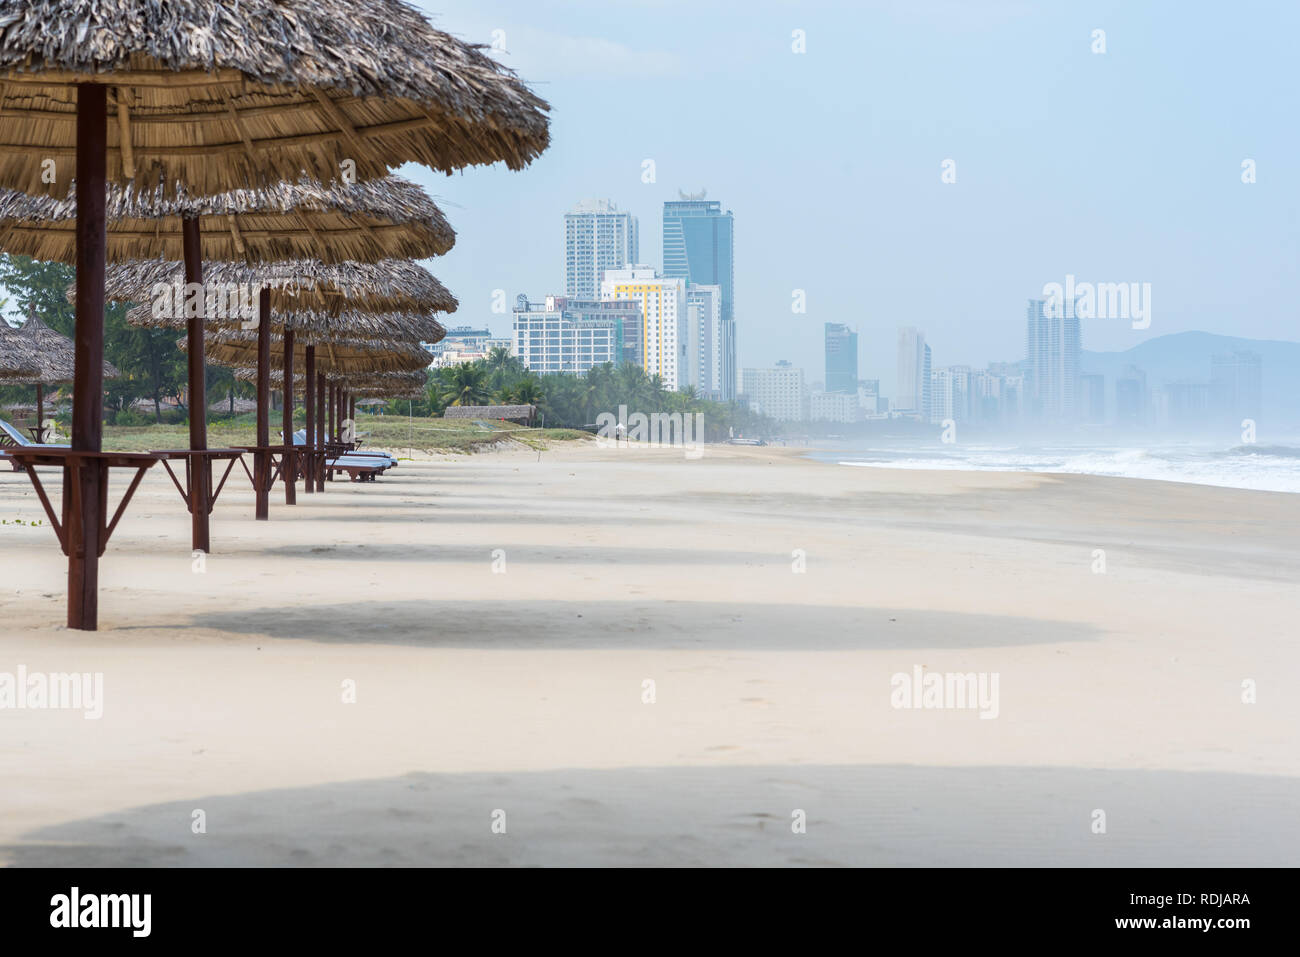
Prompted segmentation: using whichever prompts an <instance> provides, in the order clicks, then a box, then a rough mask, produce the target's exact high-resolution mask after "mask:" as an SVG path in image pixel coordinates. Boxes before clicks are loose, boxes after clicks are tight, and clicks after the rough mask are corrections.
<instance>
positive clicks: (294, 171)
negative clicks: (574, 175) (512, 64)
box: [0, 0, 549, 196]
mask: <svg viewBox="0 0 1300 957" xmlns="http://www.w3.org/2000/svg"><path fill="white" fill-rule="evenodd" d="M87 81H94V82H100V83H103V84H107V85H110V86H111V87H112V88H113V89H112V100H111V103H110V106H109V110H110V121H109V124H108V146H109V150H108V176H109V180H110V181H111V182H119V183H126V182H129V181H134V182H135V183H136V184H137V185H138V186H140V187H141V188H146V189H147V188H149V187H150V186H151V185H152V184H154V183H157V182H158V181H159V178H160V177H161V178H162V180H163V181H164V182H165V183H166V188H167V189H172V188H173V187H174V186H175V185H176V184H178V183H183V184H185V185H186V186H187V187H189V188H190V189H192V190H195V191H197V192H199V193H218V192H222V191H224V190H229V189H237V188H242V187H249V186H261V185H267V184H270V183H273V182H276V181H291V182H292V181H296V180H297V179H298V178H299V176H300V175H301V174H302V173H303V172H304V171H306V172H307V174H308V175H309V176H311V177H312V178H313V179H318V180H322V181H325V182H335V181H338V180H342V179H346V177H347V175H348V172H349V171H351V170H352V169H353V168H355V178H356V179H357V180H366V179H373V178H375V177H378V176H382V175H384V173H385V172H386V171H387V170H389V169H392V168H395V167H397V166H399V165H401V164H402V163H405V162H416V163H420V164H422V165H424V166H429V167H431V168H433V169H438V170H442V171H444V172H447V173H450V172H452V171H453V170H457V169H461V168H463V167H465V166H471V165H477V164H484V163H494V162H497V161H504V162H505V163H506V164H507V165H508V166H509V167H510V168H511V169H520V168H522V167H523V166H525V165H526V164H527V163H529V162H530V161H531V160H532V159H533V158H534V157H536V156H537V155H538V154H540V153H541V152H542V151H543V150H544V149H545V148H546V146H547V143H548V140H549V130H548V125H547V123H548V121H547V117H546V111H547V110H548V109H549V107H548V106H547V104H546V103H545V102H544V101H543V100H541V99H540V98H539V97H537V96H536V95H534V94H533V93H532V92H531V91H530V90H529V89H528V88H527V87H525V86H524V84H523V83H522V82H520V80H519V79H518V78H517V77H516V76H515V75H514V73H513V72H512V71H510V70H508V69H506V68H505V67H503V66H501V65H500V64H498V63H497V62H496V61H495V60H493V59H492V58H491V57H490V56H488V55H487V54H486V53H485V52H483V48H482V47H481V46H479V45H475V44H468V43H465V42H463V41H461V40H457V39H456V38H454V37H452V36H450V35H449V34H446V33H443V32H441V31H439V30H435V29H434V28H433V27H432V26H431V25H430V24H429V22H428V21H427V20H426V19H425V18H424V16H423V14H421V13H420V12H419V11H418V10H416V9H415V8H413V7H411V6H409V5H408V4H406V3H403V2H399V0H169V2H159V0H153V2H148V3H144V2H138V0H4V2H3V3H2V4H0V120H3V123H0V185H5V186H11V187H14V188H15V189H21V190H23V191H24V192H28V193H32V194H37V195H39V194H44V193H48V192H51V191H53V192H55V193H56V195H59V196H63V195H66V193H67V189H68V187H69V184H70V180H71V176H72V166H73V156H74V154H75V146H76V135H75V131H76V127H75V112H76V108H75V104H76V91H75V88H74V86H75V84H77V83H81V82H87ZM47 158H50V159H54V160H55V161H56V182H55V183H53V184H50V183H48V182H47V181H46V180H45V179H44V178H43V175H42V174H43V172H44V169H43V167H42V160H44V159H47ZM345 164H346V165H345Z"/></svg>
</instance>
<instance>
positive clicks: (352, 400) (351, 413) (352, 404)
mask: <svg viewBox="0 0 1300 957" xmlns="http://www.w3.org/2000/svg"><path fill="white" fill-rule="evenodd" d="M348 420H349V421H350V422H351V423H352V441H354V442H355V441H356V440H357V397H356V396H355V395H353V394H352V393H351V392H349V393H348Z"/></svg>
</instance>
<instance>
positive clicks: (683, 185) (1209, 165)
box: [403, 0, 1300, 396]
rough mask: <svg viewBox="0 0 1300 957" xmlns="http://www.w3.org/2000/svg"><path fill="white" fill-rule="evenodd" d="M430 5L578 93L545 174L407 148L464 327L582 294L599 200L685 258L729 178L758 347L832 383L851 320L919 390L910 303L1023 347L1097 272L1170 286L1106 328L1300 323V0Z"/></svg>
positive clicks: (944, 341) (652, 241)
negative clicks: (589, 211) (905, 330)
mask: <svg viewBox="0 0 1300 957" xmlns="http://www.w3.org/2000/svg"><path fill="white" fill-rule="evenodd" d="M417 2H418V4H419V5H420V6H422V7H423V8H424V9H425V10H426V11H427V12H428V13H430V14H431V15H433V18H434V22H435V23H437V24H438V25H439V26H440V27H441V28H442V29H445V30H448V31H450V32H452V33H454V34H456V35H458V36H460V37H462V38H464V39H466V40H470V41H475V42H481V43H484V44H492V43H493V41H494V40H500V41H501V42H502V45H503V47H504V49H503V50H501V51H500V52H498V53H496V55H497V56H498V57H499V58H500V59H501V60H502V61H503V62H505V63H506V64H508V65H510V66H512V67H513V68H515V69H516V70H517V71H518V72H519V73H520V74H521V76H522V77H523V78H524V79H525V80H526V81H527V82H529V83H530V84H531V85H532V86H533V87H534V89H536V90H537V91H538V92H539V93H540V94H541V95H542V96H544V97H545V98H546V99H547V100H549V101H550V103H551V105H552V108H553V112H552V120H553V122H552V145H551V148H550V149H549V150H548V151H547V153H546V154H545V155H543V156H542V157H541V158H540V159H539V160H537V161H536V162H535V163H534V164H533V165H532V166H530V167H529V168H528V169H526V170H524V171H523V172H519V173H512V172H509V171H508V170H506V169H505V168H504V167H502V166H499V165H498V166H497V167H492V168H476V169H470V170H467V171H465V172H463V173H459V174H456V175H454V176H451V177H446V176H440V175H435V174H432V173H430V172H428V171H427V170H425V169H423V168H421V167H407V168H405V169H404V170H403V172H404V173H405V174H406V175H408V176H410V177H411V178H414V179H416V180H418V181H419V182H421V183H423V184H425V185H426V186H427V187H429V189H430V191H431V192H432V193H433V195H434V196H435V197H437V198H438V199H440V200H441V201H443V203H444V205H445V207H446V210H447V213H448V215H449V217H450V218H451V221H452V223H453V225H454V226H455V227H456V229H457V232H458V234H459V238H458V241H457V244H456V248H455V249H454V250H453V251H452V252H451V253H450V254H449V255H448V256H446V257H443V258H442V259H440V260H437V261H434V262H433V263H431V265H432V267H433V269H434V271H435V272H436V273H437V274H438V276H439V277H440V278H441V279H442V280H443V281H444V282H445V283H446V284H447V285H448V286H449V287H450V288H451V289H452V291H453V292H455V293H456V294H457V296H459V297H460V300H461V304H462V305H461V310H460V312H459V313H458V315H456V316H454V317H452V319H453V322H454V323H455V324H462V323H464V324H475V325H481V324H484V323H487V324H488V325H489V326H490V328H492V329H493V330H494V332H496V333H497V334H499V335H508V334H509V331H510V316H509V314H508V313H507V314H504V315H501V314H493V313H492V311H491V307H492V294H493V291H494V290H496V289H502V290H504V291H505V292H506V302H507V303H508V304H509V303H513V301H514V297H515V296H516V295H518V294H519V293H521V292H523V293H527V294H528V295H530V296H533V297H539V296H543V295H546V294H547V293H553V292H562V291H563V282H564V271H563V238H564V233H563V228H564V227H563V213H564V212H565V210H567V209H568V208H569V207H570V206H571V205H572V204H573V203H574V202H575V201H577V200H579V199H582V198H585V197H607V198H609V199H612V200H614V201H615V202H616V203H618V204H619V206H620V207H621V208H624V209H628V210H631V211H632V212H633V213H635V214H636V215H637V216H638V218H639V220H640V227H641V259H642V260H643V261H645V262H648V263H651V264H653V265H655V266H656V267H660V266H662V259H661V255H660V246H661V230H662V208H663V207H662V204H663V201H664V200H665V199H675V198H676V197H677V191H678V190H679V189H684V190H687V191H697V190H699V189H701V188H707V189H708V195H709V198H711V199H717V200H720V201H721V202H722V203H723V205H724V207H726V208H729V209H731V210H732V211H733V212H734V213H735V216H736V318H737V332H738V336H737V338H738V349H739V361H740V364H741V365H742V366H745V365H767V364H771V363H772V362H774V361H776V360H777V359H781V358H788V359H790V360H792V361H794V362H795V363H796V364H798V365H801V366H803V367H804V368H805V369H806V370H807V372H808V375H809V379H810V381H815V380H820V379H821V378H822V377H823V352H822V348H823V347H822V324H823V323H824V322H827V321H834V322H847V323H849V324H850V325H852V326H855V327H856V328H857V329H858V331H859V334H860V339H859V345H860V350H861V356H860V362H859V369H860V374H861V375H862V377H863V378H874V377H878V378H880V379H881V380H882V383H881V384H882V390H883V392H884V394H886V395H891V396H892V394H893V385H894V370H895V363H896V359H895V348H896V347H895V337H896V332H895V330H896V328H897V327H898V326H899V325H902V324H910V325H916V326H919V327H920V328H921V329H923V330H924V331H925V332H926V334H927V336H928V339H929V342H930V344H931V346H932V348H933V350H934V361H935V364H936V365H949V364H957V363H967V364H971V365H976V366H982V365H983V364H985V363H987V362H988V361H990V360H999V359H1008V360H1014V359H1020V358H1023V355H1024V309H1025V301H1026V300H1027V299H1028V298H1030V297H1031V296H1038V295H1040V294H1041V291H1042V288H1043V285H1044V283H1048V282H1064V280H1065V276H1066V275H1067V274H1073V275H1074V276H1076V277H1077V279H1078V280H1079V281H1091V282H1149V283H1151V290H1152V295H1151V309H1152V322H1151V325H1150V328H1148V329H1146V330H1145V331H1135V330H1134V329H1132V328H1131V324H1130V323H1128V322H1126V321H1123V320H1106V321H1102V320H1094V321H1092V322H1089V323H1085V326H1084V332H1083V341H1084V347H1085V348H1087V349H1104V350H1121V349H1126V348H1128V347H1130V346H1132V345H1135V344H1137V343H1138V342H1140V341H1142V340H1143V339H1146V338H1150V337H1152V336H1158V335H1164V334H1166V333H1170V332H1180V331H1184V330H1189V329H1201V330H1206V331H1209V332H1219V333H1224V334H1232V335H1239V336H1246V337H1254V338H1279V339H1300V273H1298V271H1297V260H1298V259H1300V241H1298V240H1297V235H1298V234H1300V215H1298V214H1297V210H1298V207H1300V203H1298V201H1297V197H1298V196H1300V125H1298V123H1297V120H1298V119H1300V82H1298V81H1300V67H1298V66H1297V62H1298V61H1297V56H1296V53H1295V46H1296V39H1297V37H1300V3H1297V2H1294V0H1274V2H1250V0H1246V2H1242V0H1234V2H1232V3H1213V4H1211V3H1193V2H1172V0H1170V2H1138V0H1127V2H1098V0H1094V2H1088V3H1062V2H1055V0H1052V2H1049V0H1042V2H1029V0H1018V2H1014V0H896V2H893V0H889V2H886V0H867V2H862V3H848V2H841V3H818V2H808V0H801V2H798V3H775V2H765V0H746V2H737V3H731V2H720V0H689V2H688V0H681V2H678V0H577V2H552V0H541V2H538V0H531V2H523V0H417ZM1097 29H1101V30H1104V31H1105V43H1106V52H1105V53H1104V54H1095V53H1093V52H1092V47H1093V44H1094V40H1093V36H1092V34H1093V31H1094V30H1097ZM796 30H801V31H803V34H804V36H805V37H806V41H805V42H806V51H807V52H806V53H803V54H796V53H794V52H793V51H792V43H793V40H792V33H793V32H794V31H796ZM496 31H500V32H499V33H498V32H496ZM646 159H652V160H654V162H655V166H656V174H657V177H656V182H654V183H652V184H647V183H643V182H642V163H643V161H644V160H646ZM948 159H951V160H953V161H954V162H955V164H956V165H955V170H956V182H955V183H951V184H948V183H944V182H942V181H941V172H942V164H943V163H944V161H945V160H948ZM1245 159H1251V160H1254V162H1255V164H1256V175H1257V182H1256V183H1254V184H1252V185H1246V184H1243V183H1242V181H1241V176H1242V161H1243V160H1245ZM795 289H802V290H805V291H806V294H807V304H808V309H807V312H806V313H804V314H794V313H792V311H791V301H792V291H793V290H795Z"/></svg>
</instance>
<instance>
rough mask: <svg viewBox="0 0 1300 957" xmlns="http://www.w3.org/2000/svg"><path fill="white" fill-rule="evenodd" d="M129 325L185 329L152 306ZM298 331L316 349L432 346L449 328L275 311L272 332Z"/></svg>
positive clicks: (406, 315) (397, 315) (423, 321)
mask: <svg viewBox="0 0 1300 957" xmlns="http://www.w3.org/2000/svg"><path fill="white" fill-rule="evenodd" d="M126 321H127V323H128V324H130V325H132V326H138V327H140V328H153V329H184V328H185V320H184V319H183V318H174V317H173V318H170V319H169V318H165V317H159V316H155V315H154V311H153V308H152V307H151V306H149V305H144V304H142V305H139V306H132V307H131V308H130V309H128V310H127V313H126ZM256 322H257V319H256V318H254V319H253V320H251V321H250V324H249V325H248V326H247V328H254V327H255V323H256ZM206 325H207V327H208V328H209V329H212V330H214V331H219V330H221V329H233V328H245V325H244V324H243V323H238V322H237V321H235V320H231V321H229V322H222V323H216V322H210V323H207V324H206ZM286 325H287V327H288V328H290V329H292V330H294V332H295V333H296V334H297V335H298V336H299V337H301V340H302V342H303V343H304V344H305V345H313V344H315V343H318V342H324V341H326V340H329V339H338V338H344V339H346V338H348V337H354V336H364V337H366V338H369V339H405V340H408V341H411V342H427V343H429V344H430V345H432V344H433V343H436V342H441V341H442V340H443V337H445V336H446V335H447V330H446V328H445V327H444V326H443V325H442V323H440V322H438V320H437V319H435V318H434V317H433V315H432V314H430V313H426V312H340V313H337V314H330V313H324V312H311V311H298V312H277V311H276V310H274V309H273V310H271V329H272V332H274V333H275V334H277V335H278V334H280V333H282V332H284V330H285V327H286Z"/></svg>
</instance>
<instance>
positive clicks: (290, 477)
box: [280, 326, 298, 505]
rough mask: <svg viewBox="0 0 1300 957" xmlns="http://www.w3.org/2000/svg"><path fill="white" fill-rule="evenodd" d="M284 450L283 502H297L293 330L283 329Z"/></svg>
mask: <svg viewBox="0 0 1300 957" xmlns="http://www.w3.org/2000/svg"><path fill="white" fill-rule="evenodd" d="M283 371H284V391H283V392H282V393H281V394H282V395H283V397H284V402H283V403H281V404H282V405H283V406H284V416H283V419H282V421H283V423H284V425H283V430H284V451H283V452H282V453H281V457H280V476H281V478H283V479H284V504H285V505H297V504H298V469H297V458H298V457H297V455H295V454H294V447H293V330H292V329H290V328H289V327H288V326H285V329H284V370H283Z"/></svg>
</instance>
